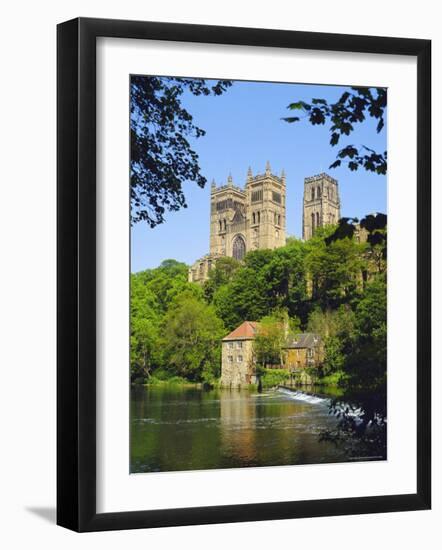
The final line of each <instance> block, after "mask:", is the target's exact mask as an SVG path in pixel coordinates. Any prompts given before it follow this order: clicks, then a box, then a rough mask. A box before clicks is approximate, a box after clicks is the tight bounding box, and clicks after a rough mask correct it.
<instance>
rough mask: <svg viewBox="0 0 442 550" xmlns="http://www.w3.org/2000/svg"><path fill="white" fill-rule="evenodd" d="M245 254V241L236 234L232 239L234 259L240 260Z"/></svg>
mask: <svg viewBox="0 0 442 550" xmlns="http://www.w3.org/2000/svg"><path fill="white" fill-rule="evenodd" d="M245 255H246V243H245V242H244V239H243V238H242V237H241V236H240V235H237V236H236V237H235V238H234V239H233V257H234V258H235V260H242V259H243V258H244V256H245Z"/></svg>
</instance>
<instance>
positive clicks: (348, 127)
mask: <svg viewBox="0 0 442 550" xmlns="http://www.w3.org/2000/svg"><path fill="white" fill-rule="evenodd" d="M351 90H352V91H351V92H350V91H346V92H344V93H343V94H342V95H341V97H340V98H339V100H338V101H337V102H335V103H329V102H328V101H327V100H325V99H320V98H314V99H312V100H311V103H306V102H305V101H297V102H294V103H290V104H289V105H288V109H289V110H291V111H301V112H302V113H303V116H290V117H285V118H283V120H284V121H285V122H288V123H294V122H300V121H301V120H302V119H304V118H307V119H308V121H309V122H310V124H312V126H316V125H324V124H325V123H326V122H329V123H330V128H329V131H330V145H331V146H332V147H335V146H336V145H337V144H338V143H339V142H340V140H341V138H342V136H349V135H350V134H351V133H352V132H353V131H354V129H355V126H356V125H357V124H361V123H362V122H364V121H365V120H366V118H367V117H372V118H375V119H376V120H377V121H378V122H377V125H376V132H377V133H378V134H379V133H380V132H381V131H382V129H383V128H384V126H385V110H386V108H387V90H386V88H357V87H353V88H351ZM343 162H346V163H347V165H348V168H349V169H350V170H352V171H355V170H358V168H359V167H363V168H365V170H367V171H369V172H375V173H376V174H386V173H387V152H386V151H384V152H383V153H378V152H376V151H374V150H373V149H370V148H369V147H367V146H365V145H363V146H361V148H359V149H357V148H356V147H355V146H354V145H348V146H346V147H344V148H342V149H341V150H340V151H339V152H338V154H337V158H336V160H335V161H334V162H333V163H332V164H331V165H330V168H337V167H338V166H340V165H341V164H342V163H343Z"/></svg>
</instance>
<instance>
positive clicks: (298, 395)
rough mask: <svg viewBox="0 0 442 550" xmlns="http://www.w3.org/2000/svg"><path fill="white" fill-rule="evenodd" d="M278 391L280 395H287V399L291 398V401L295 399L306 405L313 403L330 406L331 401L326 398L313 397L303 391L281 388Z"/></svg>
mask: <svg viewBox="0 0 442 550" xmlns="http://www.w3.org/2000/svg"><path fill="white" fill-rule="evenodd" d="M278 391H279V392H280V393H283V394H284V395H287V397H290V399H294V400H296V401H304V402H306V403H311V404H312V405H319V404H324V405H329V404H330V399H328V398H326V397H318V396H317V395H312V394H310V393H305V392H303V391H299V390H289V389H288V388H283V387H279V388H278Z"/></svg>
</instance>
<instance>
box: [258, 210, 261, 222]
mask: <svg viewBox="0 0 442 550" xmlns="http://www.w3.org/2000/svg"><path fill="white" fill-rule="evenodd" d="M258 223H261V212H258Z"/></svg>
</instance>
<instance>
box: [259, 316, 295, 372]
mask: <svg viewBox="0 0 442 550" xmlns="http://www.w3.org/2000/svg"><path fill="white" fill-rule="evenodd" d="M285 321H288V320H287V319H284V318H283V317H282V316H281V315H278V314H274V315H267V316H265V317H263V318H262V319H261V320H260V322H259V325H258V328H257V331H256V336H255V341H254V343H253V350H254V353H255V357H256V362H257V363H258V364H259V365H260V366H261V367H262V368H263V369H265V368H266V366H267V365H281V364H282V347H283V345H284V342H285V338H286V334H285Z"/></svg>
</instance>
